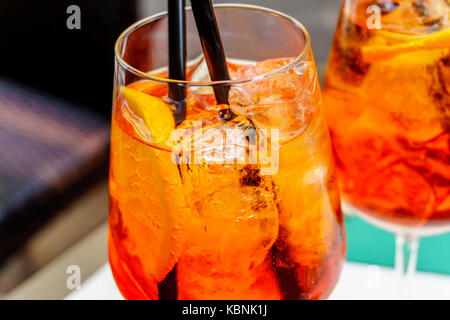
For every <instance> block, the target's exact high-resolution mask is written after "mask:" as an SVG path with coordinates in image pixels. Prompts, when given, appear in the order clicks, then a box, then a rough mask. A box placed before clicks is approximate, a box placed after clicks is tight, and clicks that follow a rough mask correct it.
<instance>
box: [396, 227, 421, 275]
mask: <svg viewBox="0 0 450 320" xmlns="http://www.w3.org/2000/svg"><path fill="white" fill-rule="evenodd" d="M418 253H419V239H418V238H417V237H414V236H410V235H401V234H397V235H396V237H395V271H396V272H397V273H398V274H399V275H401V276H402V277H404V276H406V277H408V278H409V277H411V276H413V275H414V273H415V272H416V267H417V256H418Z"/></svg>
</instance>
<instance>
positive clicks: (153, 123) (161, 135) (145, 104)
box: [122, 87, 175, 147]
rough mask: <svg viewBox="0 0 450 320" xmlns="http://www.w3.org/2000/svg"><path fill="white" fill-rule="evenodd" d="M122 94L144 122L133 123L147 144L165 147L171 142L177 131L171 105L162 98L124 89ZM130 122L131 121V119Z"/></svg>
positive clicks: (135, 113)
mask: <svg viewBox="0 0 450 320" xmlns="http://www.w3.org/2000/svg"><path fill="white" fill-rule="evenodd" d="M122 94H123V97H124V99H125V101H126V102H127V105H128V107H129V108H130V109H131V111H132V112H133V113H134V115H135V116H137V117H139V118H140V119H141V120H142V121H143V125H145V128H143V126H142V123H139V122H138V121H133V123H132V124H133V126H134V127H135V129H136V131H137V133H138V134H140V136H141V137H142V138H144V140H146V142H149V143H151V144H154V145H156V146H159V147H164V146H166V145H167V143H168V142H169V141H170V137H171V135H172V132H173V130H174V129H175V119H174V117H173V113H172V110H171V109H170V107H169V105H168V104H167V103H165V102H164V100H162V99H161V98H157V97H153V96H150V95H148V94H145V93H143V92H140V91H137V90H134V89H130V88H127V87H122ZM129 120H130V119H129Z"/></svg>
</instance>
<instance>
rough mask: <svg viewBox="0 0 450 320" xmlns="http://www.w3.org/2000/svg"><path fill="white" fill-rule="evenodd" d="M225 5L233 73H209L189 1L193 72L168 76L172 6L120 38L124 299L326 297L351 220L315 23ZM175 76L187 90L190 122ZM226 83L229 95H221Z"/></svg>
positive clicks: (117, 267) (118, 219) (112, 221)
mask: <svg viewBox="0 0 450 320" xmlns="http://www.w3.org/2000/svg"><path fill="white" fill-rule="evenodd" d="M215 11H216V15H217V20H218V22H219V29H220V30H221V33H222V40H223V43H224V47H225V51H226V52H225V53H226V56H227V63H228V69H229V72H230V74H231V80H229V81H222V82H212V81H211V80H210V79H209V74H208V69H207V67H206V65H205V62H204V59H203V55H202V48H201V45H200V41H199V38H198V34H197V31H196V28H195V22H194V20H193V17H192V14H191V12H190V10H188V11H187V18H186V29H187V37H186V44H187V55H188V64H187V80H186V81H177V80H173V79H170V78H168V73H167V65H168V54H167V40H168V39H167V20H168V19H167V15H166V14H165V13H162V14H158V15H155V16H152V17H150V18H147V19H144V20H142V21H140V22H138V23H136V24H135V25H133V26H131V27H130V28H129V29H127V30H126V31H125V32H124V33H123V34H122V35H121V36H120V38H119V40H118V42H117V46H116V70H115V89H114V103H113V115H112V132H111V168H110V216H109V256H110V264H111V268H112V271H113V274H114V277H115V280H116V283H117V285H118V287H119V289H120V290H121V292H122V294H123V296H124V297H125V298H127V299H321V298H326V297H327V296H328V295H329V294H330V292H331V291H332V289H333V288H334V286H335V284H336V282H337V280H338V277H339V274H340V270H341V267H342V263H343V260H344V257H345V232H344V225H343V219H342V214H341V211H340V199H339V194H338V189H337V182H336V177H335V170H334V159H333V157H332V151H331V143H330V139H329V134H328V131H327V127H326V125H325V122H324V116H323V115H322V104H321V93H320V89H319V85H318V79H317V72H316V67H315V63H314V59H313V55H312V52H311V47H310V39H309V35H308V33H307V31H306V29H305V28H304V27H303V26H302V25H301V24H300V23H299V22H298V21H296V20H294V19H293V18H290V17H288V16H286V15H284V14H282V13H279V12H275V11H272V10H269V9H264V8H260V7H254V6H246V5H219V6H216V10H215ZM261 29H264V30H269V31H270V32H263V33H262V32H261ZM268 43H270V44H271V45H270V46H268V45H267V44H268ZM170 86H181V87H184V88H185V89H186V94H187V95H186V99H185V101H184V102H185V106H186V117H185V119H183V120H182V121H180V122H179V121H175V119H174V115H173V110H174V106H173V101H171V99H170V98H169V97H168V88H169V87H170ZM221 87H227V88H228V89H229V96H228V100H229V103H228V104H218V103H217V102H216V99H215V96H214V89H217V88H221Z"/></svg>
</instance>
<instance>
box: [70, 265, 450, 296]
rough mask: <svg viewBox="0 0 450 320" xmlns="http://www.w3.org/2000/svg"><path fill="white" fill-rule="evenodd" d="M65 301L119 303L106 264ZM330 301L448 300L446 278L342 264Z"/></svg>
mask: <svg viewBox="0 0 450 320" xmlns="http://www.w3.org/2000/svg"><path fill="white" fill-rule="evenodd" d="M66 299H69V300H99V299H101V300H119V299H122V296H121V294H120V292H119V290H118V289H117V287H116V285H115V283H114V279H113V277H112V274H111V270H110V268H109V265H108V264H105V265H104V266H103V267H101V268H100V269H99V270H98V271H97V272H96V273H94V274H93V275H92V276H91V277H90V278H89V279H87V280H86V281H84V282H83V283H82V285H81V288H80V289H77V290H74V291H73V292H72V293H71V294H69V295H68V296H67V297H66ZM330 299H333V300H336V299H337V300H353V299H355V300H366V299H439V300H441V299H445V300H448V299H450V276H446V275H439V274H432V273H424V272H418V273H417V274H416V275H414V277H413V278H412V279H411V281H407V282H404V281H403V282H402V279H401V278H399V277H397V275H396V274H395V273H394V271H393V269H391V268H386V267H380V266H375V265H367V264H359V263H350V262H346V263H345V266H344V269H343V272H342V274H341V277H340V280H339V283H338V285H337V286H336V288H335V290H334V291H333V293H332V294H331V297H330Z"/></svg>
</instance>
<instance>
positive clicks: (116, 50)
mask: <svg viewBox="0 0 450 320" xmlns="http://www.w3.org/2000/svg"><path fill="white" fill-rule="evenodd" d="M214 8H226V9H242V10H252V11H260V12H263V13H267V14H271V15H276V16H279V17H281V18H283V19H286V20H288V21H289V22H290V23H292V25H293V27H295V28H297V29H298V30H300V31H301V32H302V34H303V36H304V37H305V46H304V48H303V49H302V51H301V52H300V53H299V54H298V55H297V56H296V57H295V58H293V59H292V60H291V61H290V62H289V63H288V64H286V65H284V66H283V67H281V68H278V69H275V70H273V71H271V72H267V73H265V74H261V75H258V76H254V77H251V78H245V79H239V80H222V81H209V82H197V81H185V80H175V79H169V78H162V77H157V76H154V75H151V74H148V73H146V72H144V71H141V70H139V69H137V68H135V67H133V66H131V65H130V64H128V63H127V62H126V61H125V59H124V58H123V57H122V54H121V53H120V45H121V44H122V43H123V41H124V39H126V38H127V37H128V36H129V35H130V34H131V33H132V32H133V31H135V30H136V29H138V28H140V27H142V26H144V25H146V24H148V23H150V22H153V21H156V20H159V19H161V18H163V17H165V16H167V11H165V12H160V13H157V14H155V15H152V16H150V17H147V18H144V19H142V20H139V21H137V22H135V23H134V24H132V25H131V26H129V27H128V28H127V29H125V31H123V32H122V33H121V35H120V36H119V38H117V41H116V44H115V47H114V53H115V57H116V61H117V62H118V63H119V64H120V65H121V66H122V67H123V68H125V69H126V70H127V71H129V72H131V73H133V74H135V75H137V76H139V77H141V78H142V80H152V81H156V82H160V83H165V84H170V83H175V84H180V85H188V86H200V87H201V86H213V85H225V84H228V85H234V84H242V83H246V82H251V81H257V80H261V79H264V78H268V77H271V76H273V75H277V74H280V73H284V72H286V71H287V70H290V69H292V68H294V67H295V66H297V65H298V64H299V63H300V62H301V61H303V60H304V58H305V56H306V55H307V53H308V52H309V50H310V47H311V40H310V35H309V32H308V30H307V29H306V27H305V26H304V25H303V24H302V23H301V22H300V21H298V20H297V19H295V18H293V17H291V16H289V15H287V14H284V13H282V12H280V11H276V10H273V9H269V8H265V7H261V6H255V5H248V4H238V3H219V4H215V5H214ZM186 10H188V11H190V10H191V7H187V8H186Z"/></svg>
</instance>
